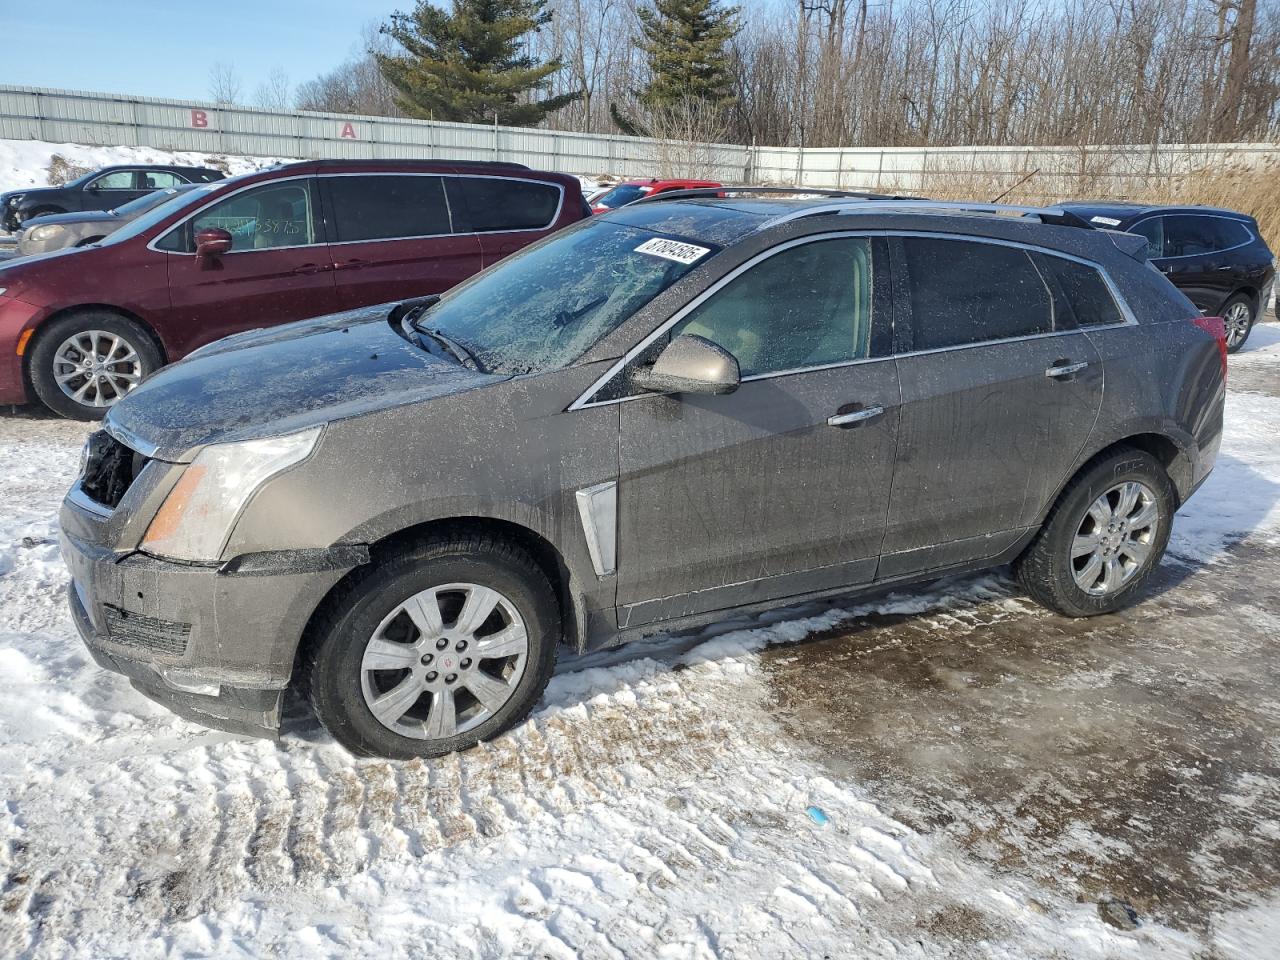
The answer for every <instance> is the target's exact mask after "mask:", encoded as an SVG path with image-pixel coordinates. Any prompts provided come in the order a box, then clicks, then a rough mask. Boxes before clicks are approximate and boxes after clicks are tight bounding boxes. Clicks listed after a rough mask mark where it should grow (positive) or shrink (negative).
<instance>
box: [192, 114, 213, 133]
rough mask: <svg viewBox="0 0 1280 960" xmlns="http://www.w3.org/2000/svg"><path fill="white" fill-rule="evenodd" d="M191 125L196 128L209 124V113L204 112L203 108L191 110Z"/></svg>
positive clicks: (202, 127)
mask: <svg viewBox="0 0 1280 960" xmlns="http://www.w3.org/2000/svg"><path fill="white" fill-rule="evenodd" d="M191 126H193V127H195V128H196V129H204V128H205V127H207V126H209V114H207V113H205V112H204V111H203V110H192V111H191Z"/></svg>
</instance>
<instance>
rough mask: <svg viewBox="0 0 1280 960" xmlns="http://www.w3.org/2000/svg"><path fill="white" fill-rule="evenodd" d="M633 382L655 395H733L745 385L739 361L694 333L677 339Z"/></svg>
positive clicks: (641, 370) (632, 375)
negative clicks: (739, 387) (741, 384)
mask: <svg viewBox="0 0 1280 960" xmlns="http://www.w3.org/2000/svg"><path fill="white" fill-rule="evenodd" d="M631 382H632V383H633V384H635V385H636V386H637V387H639V388H640V389H641V390H648V391H650V392H652V393H705V394H712V393H733V391H735V390H737V389H738V384H739V383H741V382H742V379H741V376H740V375H739V372H738V361H737V358H735V357H734V355H733V354H731V353H730V352H729V351H728V350H726V349H725V348H724V347H722V346H720V345H719V344H717V343H712V342H711V341H710V340H707V339H706V338H704V337H699V336H695V335H694V334H684V335H683V336H679V337H676V338H675V339H674V340H672V341H671V343H670V344H668V345H667V348H666V349H665V350H663V351H662V353H660V354H658V359H657V360H656V361H654V364H653V366H652V367H641V368H640V369H638V370H636V371H634V372H633V373H632V374H631Z"/></svg>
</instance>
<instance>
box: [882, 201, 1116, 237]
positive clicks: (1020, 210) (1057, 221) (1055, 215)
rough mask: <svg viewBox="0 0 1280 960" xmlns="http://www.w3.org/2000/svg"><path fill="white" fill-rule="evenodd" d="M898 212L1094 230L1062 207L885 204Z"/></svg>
mask: <svg viewBox="0 0 1280 960" xmlns="http://www.w3.org/2000/svg"><path fill="white" fill-rule="evenodd" d="M885 206H886V207H887V206H892V207H894V208H895V209H898V210H955V211H956V212H957V213H990V214H1017V215H1018V216H1023V217H1037V218H1039V220H1040V222H1041V223H1049V224H1053V225H1054V226H1059V227H1081V228H1083V229H1085V230H1096V229H1097V227H1095V226H1094V225H1093V224H1092V223H1090V222H1089V221H1088V220H1086V219H1085V218H1084V217H1081V216H1079V215H1078V214H1075V213H1072V212H1071V211H1070V210H1064V209H1063V208H1062V207H1025V206H1019V205H1017V204H1011V203H975V202H972V201H969V200H918V199H906V198H904V199H903V200H896V201H895V202H892V203H886V204H885Z"/></svg>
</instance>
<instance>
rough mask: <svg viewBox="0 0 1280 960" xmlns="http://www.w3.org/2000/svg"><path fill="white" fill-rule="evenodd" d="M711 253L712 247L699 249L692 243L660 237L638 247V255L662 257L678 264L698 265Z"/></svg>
mask: <svg viewBox="0 0 1280 960" xmlns="http://www.w3.org/2000/svg"><path fill="white" fill-rule="evenodd" d="M710 252H711V248H710V247H698V246H694V245H693V244H692V243H680V242H679V241H678V240H662V239H660V238H658V237H655V238H654V239H652V240H646V241H645V242H644V243H642V244H640V246H638V247H636V253H647V254H649V255H650V256H651V257H662V258H663V259H664V260H674V261H675V262H676V263H697V262H698V261H699V260H701V259H702V258H703V257H705V256H706V255H707V254H708V253H710Z"/></svg>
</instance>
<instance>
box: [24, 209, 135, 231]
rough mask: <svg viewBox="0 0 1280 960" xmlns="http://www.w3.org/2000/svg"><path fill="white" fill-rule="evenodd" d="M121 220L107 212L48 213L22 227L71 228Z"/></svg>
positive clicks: (34, 218)
mask: <svg viewBox="0 0 1280 960" xmlns="http://www.w3.org/2000/svg"><path fill="white" fill-rule="evenodd" d="M119 219H120V218H119V217H118V216H116V215H115V214H114V213H109V212H107V211H106V210H87V211H85V212H84V213H46V214H42V215H41V216H38V217H32V218H31V219H30V220H24V221H23V222H22V225H23V227H31V226H37V227H39V226H43V225H44V224H46V223H56V224H61V225H63V226H71V225H72V224H76V223H101V222H103V221H115V220H119Z"/></svg>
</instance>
